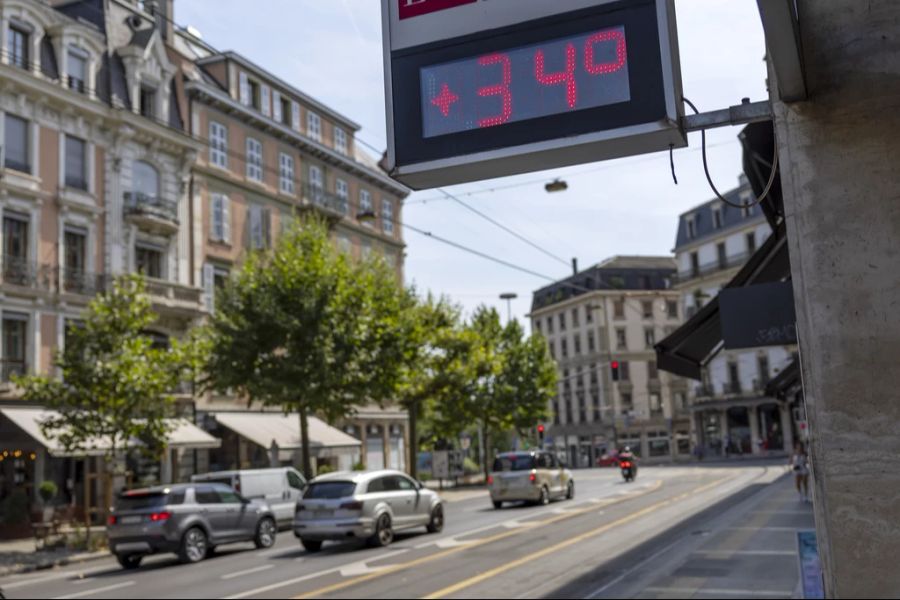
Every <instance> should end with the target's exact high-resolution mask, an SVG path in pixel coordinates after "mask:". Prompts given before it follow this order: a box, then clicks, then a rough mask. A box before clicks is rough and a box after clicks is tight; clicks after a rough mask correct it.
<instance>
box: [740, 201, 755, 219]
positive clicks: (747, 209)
mask: <svg viewBox="0 0 900 600" xmlns="http://www.w3.org/2000/svg"><path fill="white" fill-rule="evenodd" d="M752 214H753V207H752V206H747V205H746V204H745V205H744V206H741V216H742V217H743V218H745V219H746V218H747V217H749V216H750V215H752Z"/></svg>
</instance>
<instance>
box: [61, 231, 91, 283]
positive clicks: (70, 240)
mask: <svg viewBox="0 0 900 600" xmlns="http://www.w3.org/2000/svg"><path fill="white" fill-rule="evenodd" d="M63 246H64V248H63V252H64V256H63V260H64V263H65V273H64V274H63V282H64V284H65V288H66V291H69V292H81V291H82V290H84V288H85V284H86V283H87V282H86V281H85V271H86V267H87V260H86V259H87V230H85V229H82V228H80V227H77V228H76V227H70V226H66V229H65V233H64V234H63Z"/></svg>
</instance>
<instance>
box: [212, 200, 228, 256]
mask: <svg viewBox="0 0 900 600" xmlns="http://www.w3.org/2000/svg"><path fill="white" fill-rule="evenodd" d="M230 204H231V202H230V200H229V199H228V196H226V195H224V194H213V195H212V196H211V198H210V210H209V213H210V219H209V225H210V231H209V237H210V239H211V240H212V241H214V242H223V243H226V244H227V243H230V242H231V206H230Z"/></svg>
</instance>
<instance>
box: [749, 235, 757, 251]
mask: <svg viewBox="0 0 900 600" xmlns="http://www.w3.org/2000/svg"><path fill="white" fill-rule="evenodd" d="M754 252H756V233H754V232H752V231H751V232H750V233H748V234H747V254H753V253H754Z"/></svg>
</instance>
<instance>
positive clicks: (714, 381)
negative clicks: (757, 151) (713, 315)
mask: <svg viewBox="0 0 900 600" xmlns="http://www.w3.org/2000/svg"><path fill="white" fill-rule="evenodd" d="M724 196H725V197H726V198H727V199H728V200H730V201H731V202H733V203H740V204H747V203H750V202H752V200H753V192H752V191H751V189H750V185H749V184H748V182H747V181H746V179H745V178H744V177H743V176H741V178H740V181H739V186H738V187H737V188H735V189H733V190H731V191H729V192H727V193H726V194H724ZM771 233H772V229H771V227H770V226H769V224H768V222H767V220H766V218H765V215H764V214H763V212H762V210H761V209H760V207H758V206H755V207H752V208H743V209H742V208H735V207H733V206H729V205H728V204H726V203H724V202H722V201H721V200H719V199H715V200H711V201H708V202H705V203H703V204H701V205H699V206H696V207H694V208H692V209H691V210H689V211H687V212H685V213H684V214H682V215H681V216H680V218H679V225H678V234H677V239H676V242H675V250H674V252H675V259H676V261H677V263H678V274H677V277H676V278H675V280H674V288H675V289H676V290H678V292H680V294H681V298H682V303H683V305H684V309H685V312H686V316H687V317H688V318H690V317H691V316H693V315H694V314H695V313H696V312H697V311H698V310H699V309H700V308H701V307H702V306H704V305H705V304H706V303H707V302H709V301H710V300H711V299H712V298H714V297H715V296H716V295H717V294H718V293H719V290H720V289H722V287H723V286H725V285H726V284H728V283H729V282H730V281H731V280H732V279H733V278H734V276H735V275H736V274H737V272H738V271H739V270H740V269H741V267H742V266H743V265H744V264H745V263H746V262H747V260H748V259H749V258H750V257H751V255H753V254H754V253H755V252H757V250H758V249H759V248H760V247H761V246H762V245H763V244H764V243H765V242H766V240H767V239H768V238H769V236H770V235H771ZM795 357H796V348H794V347H790V346H787V347H782V346H778V347H765V348H758V349H753V350H741V351H729V350H722V351H721V352H719V353H718V354H716V355H715V357H714V358H713V359H712V360H710V361H709V363H708V364H707V365H706V366H705V368H704V369H703V372H702V380H701V381H700V382H699V383H696V384H692V385H691V389H690V392H691V394H690V403H691V415H692V421H691V425H692V433H693V438H694V440H695V443H696V444H697V445H698V447H699V449H700V451H702V452H703V453H704V454H705V455H743V454H759V453H762V452H767V451H782V450H785V449H789V448H790V443H791V441H792V440H793V435H792V432H791V428H792V426H791V416H790V411H789V409H788V407H787V406H785V405H784V404H783V403H779V402H778V401H777V400H776V399H775V398H772V397H769V396H767V395H766V392H765V389H766V385H767V384H768V383H769V381H770V380H771V379H772V378H773V377H775V376H776V375H777V374H778V373H779V372H780V371H781V370H783V369H785V368H786V367H787V366H788V365H789V364H790V363H791V362H792V361H793V359H794V358H795Z"/></svg>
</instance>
